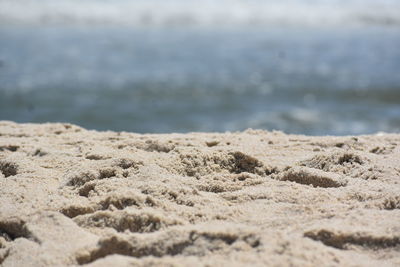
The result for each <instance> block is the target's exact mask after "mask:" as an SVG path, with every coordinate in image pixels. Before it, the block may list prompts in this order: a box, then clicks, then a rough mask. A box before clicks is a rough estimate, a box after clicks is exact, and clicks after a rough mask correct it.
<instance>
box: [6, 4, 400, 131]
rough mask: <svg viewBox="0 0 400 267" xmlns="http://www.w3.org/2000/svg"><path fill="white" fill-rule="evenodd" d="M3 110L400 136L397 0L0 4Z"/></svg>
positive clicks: (195, 126)
mask: <svg viewBox="0 0 400 267" xmlns="http://www.w3.org/2000/svg"><path fill="white" fill-rule="evenodd" d="M0 120H13V121H16V122H70V123H74V124H78V125H80V126H83V127H86V128H89V129H98V130H116V131H122V130H123V131H134V132H139V133H145V132H146V133H160V132H189V131H236V130H244V129H246V128H260V129H267V130H273V129H276V130H282V131H285V132H286V133H301V134H311V135H326V134H329V135H348V134H368V133H376V132H379V131H384V132H397V133H398V132H400V1H397V0H296V1H295V0H218V1H216V0H202V1H201V0H0Z"/></svg>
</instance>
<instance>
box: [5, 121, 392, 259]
mask: <svg viewBox="0 0 400 267" xmlns="http://www.w3.org/2000/svg"><path fill="white" fill-rule="evenodd" d="M399 145H400V135H393V134H381V135H375V136H357V137H310V136H299V135H286V134H283V133H281V132H266V131H255V130H248V131H246V132H242V133H225V134H217V133H193V134H166V135H139V134H133V133H126V132H122V133H116V132H96V131H87V130H85V129H82V128H80V127H77V126H74V125H69V124H16V123H12V122H0V265H3V266H56V265H84V264H89V265H91V266H126V265H131V266H151V265H160V266H170V265H171V266H175V265H177V266H205V265H208V266H245V265H246V266H288V265H296V266H300V265H301V266H360V265H363V266H400V184H399V182H400V146H399Z"/></svg>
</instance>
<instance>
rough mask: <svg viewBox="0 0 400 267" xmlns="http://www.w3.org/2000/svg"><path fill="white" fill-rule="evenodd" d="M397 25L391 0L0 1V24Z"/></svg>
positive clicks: (396, 4)
mask: <svg viewBox="0 0 400 267" xmlns="http://www.w3.org/2000/svg"><path fill="white" fill-rule="evenodd" d="M88 23H93V24H102V23H104V24H122V25H134V26H145V25H153V26H154V25H155V26H164V25H205V26H207V25H208V26H217V25H253V24H256V25H257V24H258V25H271V24H272V25H300V26H301V25H320V26H324V25H351V24H356V25H367V24H391V25H400V1H395V0H363V1H361V0H347V1H345V0H330V1H328V0H301V1H300V0H298V1H294V0H281V1H278V0H264V1H262V0H219V1H215V0H203V1H200V0H131V1H129V0H85V1H83V0H0V24H3V25H4V24H88Z"/></svg>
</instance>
